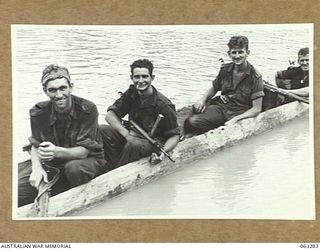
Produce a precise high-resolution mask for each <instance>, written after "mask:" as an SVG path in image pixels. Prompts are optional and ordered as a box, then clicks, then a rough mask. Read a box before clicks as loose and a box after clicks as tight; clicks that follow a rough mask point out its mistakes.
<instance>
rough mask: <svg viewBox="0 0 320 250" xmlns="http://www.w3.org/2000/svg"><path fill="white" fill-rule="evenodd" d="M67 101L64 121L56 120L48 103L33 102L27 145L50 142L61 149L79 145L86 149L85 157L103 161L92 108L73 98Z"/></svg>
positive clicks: (95, 115)
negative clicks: (69, 106)
mask: <svg viewBox="0 0 320 250" xmlns="http://www.w3.org/2000/svg"><path fill="white" fill-rule="evenodd" d="M71 99H72V107H71V111H70V113H69V114H68V115H67V116H66V117H65V120H64V121H59V118H58V117H59V116H58V115H57V113H56V111H55V109H54V107H53V104H52V102H51V101H46V102H40V103H37V104H36V105H35V106H34V107H32V108H31V109H30V121H31V132H32V135H31V137H30V138H29V141H30V143H31V145H34V146H38V145H39V144H40V143H41V142H43V141H50V142H52V143H53V144H55V145H56V146H60V147H65V148H70V147H77V146H82V147H84V148H86V149H88V150H89V155H88V156H90V157H96V158H103V156H104V153H103V147H102V142H101V138H100V134H99V131H98V110H97V107H96V105H95V104H94V103H92V102H90V101H88V100H86V99H83V98H80V97H77V96H74V95H72V96H71Z"/></svg>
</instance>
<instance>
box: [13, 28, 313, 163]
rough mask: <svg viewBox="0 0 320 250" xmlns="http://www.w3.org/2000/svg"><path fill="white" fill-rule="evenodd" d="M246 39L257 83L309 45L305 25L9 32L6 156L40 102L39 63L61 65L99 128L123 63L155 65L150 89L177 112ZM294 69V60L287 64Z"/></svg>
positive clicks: (122, 83) (120, 83)
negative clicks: (237, 41)
mask: <svg viewBox="0 0 320 250" xmlns="http://www.w3.org/2000/svg"><path fill="white" fill-rule="evenodd" d="M235 34H243V35H246V36H247V37H248V38H249V41H250V44H249V49H250V51H251V54H250V56H249V61H250V62H251V63H252V64H253V65H254V66H255V67H256V68H257V69H258V70H259V71H260V73H261V74H262V75H263V77H264V79H265V80H270V81H272V80H273V78H274V74H275V72H276V71H277V70H280V69H285V68H287V67H288V66H289V60H290V61H296V57H297V51H298V50H299V48H302V47H307V46H309V47H310V45H311V44H310V40H311V39H310V36H311V34H312V32H311V30H310V28H307V27H306V26H305V25H284V26H283V25H278V26H274V25H264V26H259V25H250V26H239V25H233V26H222V25H221V26H209V25H207V26H23V25H22V26H21V25H18V26H14V28H13V29H12V61H13V62H12V68H13V82H12V85H13V89H12V92H13V121H14V122H13V131H14V147H13V148H14V149H15V150H14V151H15V154H16V155H17V157H18V159H21V158H24V157H25V155H24V154H22V153H21V151H20V150H19V149H20V148H21V146H22V145H24V144H25V143H26V142H27V138H28V136H29V135H30V128H29V112H28V110H29V109H30V108H31V107H32V106H33V105H34V104H35V103H36V102H38V101H43V100H47V97H46V96H45V94H44V93H43V91H42V87H41V83H40V79H41V73H42V70H43V69H44V67H45V65H49V64H52V63H56V64H60V65H64V66H66V67H67V68H68V69H69V71H70V74H71V79H72V81H73V83H74V91H73V93H74V94H76V95H79V96H81V97H84V98H87V99H89V100H92V101H93V102H95V103H96V104H97V106H98V110H99V113H100V117H99V120H100V122H104V119H103V117H104V115H105V113H106V110H107V107H108V106H109V105H110V104H112V103H113V102H114V100H115V99H116V98H118V97H119V94H118V92H119V91H122V92H123V91H125V90H126V88H127V87H128V85H129V84H130V83H131V81H130V77H129V76H130V68H129V65H130V64H131V63H132V62H133V61H134V60H136V59H140V58H148V59H150V60H151V61H152V62H153V63H154V66H155V70H154V74H155V80H154V82H153V84H154V86H156V88H158V89H159V90H160V91H161V92H162V93H164V94H165V95H166V96H167V97H168V98H170V99H171V100H172V101H173V102H174V103H175V104H176V106H177V108H180V107H182V106H185V105H187V104H192V103H194V102H195V101H197V100H198V99H199V98H200V97H201V95H202V94H203V93H204V91H206V90H207V89H208V88H209V87H210V84H211V81H212V80H213V79H214V77H215V76H216V75H217V73H218V71H219V68H220V65H221V62H222V61H224V62H229V59H228V56H227V53H226V52H227V49H228V48H227V46H226V44H227V43H228V40H229V38H230V37H231V36H232V35H235ZM296 64H297V63H296V62H295V65H296Z"/></svg>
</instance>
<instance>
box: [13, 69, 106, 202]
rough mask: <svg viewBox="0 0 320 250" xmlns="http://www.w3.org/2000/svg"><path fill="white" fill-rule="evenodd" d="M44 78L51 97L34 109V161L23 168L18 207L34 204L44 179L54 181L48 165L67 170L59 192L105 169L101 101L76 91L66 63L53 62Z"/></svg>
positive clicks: (59, 183)
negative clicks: (99, 121)
mask: <svg viewBox="0 0 320 250" xmlns="http://www.w3.org/2000/svg"><path fill="white" fill-rule="evenodd" d="M41 82H42V87H43V91H44V93H45V94H46V95H47V96H48V97H49V99H50V100H49V101H45V102H40V103H37V104H36V105H35V106H34V107H32V108H31V109H30V121H31V137H30V138H29V141H30V144H31V146H32V147H31V152H30V155H31V164H30V165H29V166H27V167H25V168H23V169H19V188H18V206H22V205H25V204H28V203H32V202H33V201H34V199H35V197H36V196H37V193H38V191H37V189H38V187H39V184H40V182H41V181H44V182H48V179H49V178H48V173H47V171H46V170H47V169H46V166H52V167H56V168H58V169H60V173H61V177H60V179H59V180H58V182H57V183H56V184H55V185H54V186H53V188H52V194H53V195H55V194H57V193H60V192H62V191H65V190H67V189H69V188H72V187H75V186H78V185H81V184H84V183H86V182H88V181H90V180H91V179H93V178H95V177H96V176H98V175H100V174H102V173H104V172H105V159H104V152H103V147H102V142H101V140H100V135H99V132H98V110H97V107H96V105H95V104H94V103H92V102H90V101H88V100H85V99H83V98H80V97H77V96H75V95H72V94H71V92H72V89H73V83H72V82H71V79H70V75H69V72H68V70H67V69H66V68H64V67H60V66H58V65H49V66H47V67H46V68H45V69H44V71H43V74H42V79H41Z"/></svg>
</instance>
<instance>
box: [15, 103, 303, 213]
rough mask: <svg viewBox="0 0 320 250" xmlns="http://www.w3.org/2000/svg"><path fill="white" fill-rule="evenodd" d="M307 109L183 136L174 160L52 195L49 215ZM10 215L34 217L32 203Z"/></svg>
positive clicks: (277, 111) (288, 108) (136, 165)
mask: <svg viewBox="0 0 320 250" xmlns="http://www.w3.org/2000/svg"><path fill="white" fill-rule="evenodd" d="M308 110H309V106H308V105H307V104H304V103H299V102H292V103H289V104H286V105H283V106H279V107H276V108H273V109H270V110H267V111H265V112H263V113H261V114H259V116H257V117H255V118H248V119H245V120H242V121H240V122H238V123H237V124H235V125H233V126H222V127H219V128H217V129H214V130H211V131H209V132H207V133H205V134H203V135H199V136H195V137H191V138H189V139H186V140H185V141H182V142H180V143H179V144H178V146H177V147H176V148H175V149H174V151H173V154H172V158H173V159H175V161H176V162H175V163H172V162H170V161H169V160H168V159H165V160H163V161H162V162H160V163H159V164H157V165H154V166H151V165H150V163H149V162H148V157H147V158H143V159H140V160H139V161H136V162H132V163H129V164H127V165H125V166H122V167H119V168H117V169H114V170H112V171H110V172H108V173H105V174H103V175H101V176H98V177H96V178H95V179H93V180H91V181H90V182H88V183H86V184H84V185H81V186H78V187H75V188H72V189H70V190H68V191H66V192H64V193H61V194H58V195H56V196H54V197H51V198H50V203H49V212H48V216H49V217H60V216H66V215H72V214H74V213H76V212H78V211H80V210H82V209H84V208H88V207H91V206H94V205H96V204H99V203H101V202H102V201H106V200H108V199H112V198H114V197H116V196H118V195H120V194H122V193H125V192H126V191H128V190H130V189H133V188H134V187H138V186H141V185H143V184H145V183H149V182H151V181H153V180H155V179H157V178H159V177H161V176H164V175H167V174H169V173H171V172H173V171H175V170H176V169H178V168H180V167H181V166H183V165H184V164H186V163H190V162H193V161H195V160H199V159H201V158H204V157H206V156H209V155H211V154H213V153H215V152H217V151H220V150H222V149H224V148H226V147H230V146H232V145H234V144H237V143H239V142H240V141H242V140H244V139H247V138H249V137H251V136H255V135H258V134H261V133H264V132H266V131H269V130H271V129H272V128H274V127H277V126H279V125H282V124H284V123H286V122H288V121H290V120H292V119H294V118H296V117H298V116H302V115H304V114H307V113H308ZM66 204H68V206H66ZM13 217H14V219H35V217H36V216H35V214H34V209H33V204H29V205H26V206H23V207H20V208H17V209H15V211H14V216H13ZM36 219H39V218H36ZM40 219H43V218H40ZM46 219H48V217H47V218H46Z"/></svg>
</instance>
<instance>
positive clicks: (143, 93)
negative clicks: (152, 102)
mask: <svg viewBox="0 0 320 250" xmlns="http://www.w3.org/2000/svg"><path fill="white" fill-rule="evenodd" d="M138 94H139V96H140V98H141V99H142V100H143V99H146V98H148V97H149V96H151V95H152V94H153V87H152V85H150V87H149V88H147V89H146V90H145V91H139V90H138Z"/></svg>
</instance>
